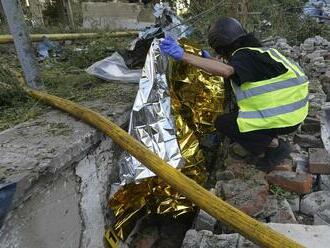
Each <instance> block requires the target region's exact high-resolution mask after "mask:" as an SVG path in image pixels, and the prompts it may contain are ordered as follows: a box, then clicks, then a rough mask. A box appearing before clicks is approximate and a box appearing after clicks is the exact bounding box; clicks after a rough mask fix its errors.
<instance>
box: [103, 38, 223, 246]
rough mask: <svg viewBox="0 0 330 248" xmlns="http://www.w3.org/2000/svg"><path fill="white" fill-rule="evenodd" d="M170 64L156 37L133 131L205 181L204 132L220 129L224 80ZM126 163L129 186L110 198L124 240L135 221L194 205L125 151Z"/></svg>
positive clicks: (177, 213) (179, 212) (123, 171)
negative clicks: (218, 120) (201, 143)
mask: <svg viewBox="0 0 330 248" xmlns="http://www.w3.org/2000/svg"><path fill="white" fill-rule="evenodd" d="M181 44H182V45H183V47H184V48H185V50H186V51H187V52H191V53H194V54H200V52H201V51H200V49H198V48H195V45H193V44H191V43H189V42H188V41H187V40H182V42H181ZM169 66H170V68H168V61H167V59H166V58H165V57H164V56H161V54H160V51H159V41H158V40H155V41H154V42H153V44H152V46H151V48H150V51H149V54H148V56H147V60H146V64H145V67H144V69H143V76H142V78H141V81H140V89H139V91H138V94H137V97H136V101H135V104H134V107H133V111H132V116H131V122H130V128H129V133H130V134H131V135H133V136H134V137H135V138H137V139H138V140H140V141H141V142H142V143H143V144H144V145H146V146H147V147H148V148H149V149H151V150H152V151H153V152H155V153H156V154H157V155H159V156H160V157H161V158H162V159H164V160H165V161H167V162H168V163H170V164H171V165H172V166H173V167H175V168H178V169H179V170H180V171H181V172H182V173H184V174H185V175H186V176H188V177H189V178H191V179H193V180H194V181H196V182H197V183H199V184H201V185H202V184H203V183H204V182H205V180H206V170H205V168H204V166H203V162H204V157H203V154H202V151H201V149H200V147H199V138H200V137H201V136H202V135H203V134H207V133H210V132H212V131H214V128H213V120H214V118H215V117H216V115H217V114H218V113H221V112H222V111H223V103H224V86H223V81H222V79H221V78H220V77H214V76H210V75H208V74H207V73H205V72H204V71H202V70H199V69H197V68H194V67H192V66H190V65H187V64H184V63H181V62H179V63H176V62H175V63H173V62H171V63H170V65H169ZM178 74H180V75H178ZM166 75H167V76H166ZM168 79H170V85H169V84H168V81H167V80H168ZM167 142H168V144H169V145H167V144H166V143H167ZM121 166H122V169H121V171H120V174H121V179H122V184H123V187H122V188H120V189H119V191H118V192H117V193H116V194H115V195H114V196H113V197H112V198H111V199H110V201H109V207H110V208H111V209H112V210H113V212H114V215H115V217H116V223H115V225H114V232H115V233H116V234H117V235H118V237H119V238H120V239H122V240H124V239H125V238H126V237H127V235H128V234H129V233H130V231H131V230H132V228H133V227H134V224H135V222H136V221H137V220H138V219H139V218H140V217H141V216H145V215H146V214H150V213H157V214H170V215H172V216H173V217H177V216H180V215H182V214H185V213H187V212H191V211H193V210H194V204H193V203H192V202H191V201H189V200H188V199H187V198H186V197H184V196H183V195H181V194H179V193H178V192H177V191H176V190H174V189H173V188H172V187H171V186H169V185H168V184H166V183H164V182H163V181H162V179H160V178H159V177H156V176H154V174H153V173H152V172H150V171H149V170H148V169H147V168H145V167H144V166H143V165H141V164H140V163H139V162H138V161H136V160H135V158H132V157H131V156H125V159H124V160H122V164H121Z"/></svg>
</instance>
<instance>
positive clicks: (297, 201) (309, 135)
mask: <svg viewBox="0 0 330 248" xmlns="http://www.w3.org/2000/svg"><path fill="white" fill-rule="evenodd" d="M266 45H268V46H272V47H275V48H277V49H279V50H280V51H281V52H282V53H283V54H285V55H286V56H288V57H289V58H291V59H292V60H295V61H297V62H299V63H300V65H301V66H302V67H303V69H304V71H305V72H306V74H307V75H308V77H309V78H310V96H309V100H310V110H309V115H308V117H307V118H306V120H305V122H304V123H303V124H302V125H301V127H300V128H299V130H298V131H297V132H296V133H293V134H291V135H286V136H283V137H281V138H282V139H285V140H287V141H289V142H290V143H291V150H292V152H291V156H290V157H291V158H290V159H287V160H285V161H283V163H282V164H281V165H279V166H277V167H276V168H274V170H273V171H272V172H270V173H269V174H265V173H263V172H259V171H257V170H256V169H254V163H255V161H254V160H253V159H250V157H251V155H249V154H248V153H247V152H246V151H244V148H242V147H240V146H239V145H238V144H235V143H234V144H232V145H230V146H229V147H228V148H227V149H228V151H227V152H224V153H222V156H223V155H225V156H226V157H225V158H223V159H222V160H223V161H221V160H218V162H217V163H216V165H215V168H214V171H213V172H210V174H211V175H215V176H214V178H215V181H216V183H215V184H213V185H212V184H211V185H209V186H210V188H213V187H215V192H216V194H217V195H218V196H219V197H221V198H222V199H224V200H226V201H227V202H228V203H230V204H233V205H234V206H235V207H237V208H239V209H241V210H242V211H243V212H245V213H247V214H249V215H251V216H253V217H255V218H257V219H258V220H260V221H262V222H266V223H269V222H271V223H290V224H298V223H299V224H307V225H310V224H311V225H329V224H330V211H329V208H330V205H329V204H330V197H329V194H330V191H329V190H330V187H329V186H330V176H329V173H330V171H329V168H330V167H329V166H330V160H329V153H328V152H329V151H327V150H326V149H325V148H324V141H326V140H329V141H330V135H329V136H326V137H321V123H320V122H321V119H322V116H323V114H324V113H323V109H324V108H325V107H324V106H327V103H326V101H330V42H329V41H328V40H326V39H324V38H322V37H320V36H316V37H314V38H309V39H307V40H306V41H305V42H304V43H303V44H301V45H300V46H293V47H292V46H290V45H289V44H288V43H287V41H286V39H282V38H281V39H277V40H273V41H270V42H269V41H268V43H267V44H266ZM327 124H328V123H327V122H325V124H324V125H327ZM322 128H324V127H322ZM329 130H330V126H329ZM323 136H324V135H323ZM272 225H273V224H272ZM287 225H288V224H287ZM200 226H204V227H205V230H204V231H202V230H201V229H200ZM215 226H216V228H213V222H212V217H209V218H207V214H199V215H198V217H197V219H196V220H195V225H194V226H193V228H194V229H195V230H193V229H192V230H189V231H188V232H187V233H186V238H185V240H184V242H183V245H182V247H183V248H185V247H196V248H197V247H224V246H226V247H247V246H244V244H245V245H248V244H247V243H246V241H244V242H243V241H240V238H239V235H238V234H235V233H234V232H233V231H232V230H228V228H227V227H226V226H225V225H224V224H222V223H221V222H219V221H218V222H217V224H216V225H215ZM283 227H285V226H283ZM287 227H289V226H287ZM287 227H285V228H284V229H286V228H287ZM291 227H292V228H293V227H295V226H294V225H292V226H291V225H290V228H291ZM297 227H298V226H297ZM310 228H311V229H310V230H311V233H313V231H312V230H313V228H314V226H311V227H310ZM317 228H318V226H315V230H316V229H317ZM322 228H323V227H322ZM275 229H276V228H275ZM280 229H281V228H280ZM280 229H278V231H281V230H280ZM284 229H283V230H284ZM286 230H288V229H286ZM294 230H295V228H293V229H290V232H291V231H292V235H293V233H295V231H294ZM306 230H307V229H306ZM308 232H309V231H307V233H303V232H302V231H299V232H298V233H297V235H296V234H294V235H293V236H292V238H294V239H296V240H297V241H300V243H302V244H305V245H307V247H313V246H311V244H312V243H313V241H308V242H307V241H306V240H300V238H298V237H300V236H302V235H305V236H306V235H307V236H308V235H310V234H308ZM228 233H230V234H228ZM288 235H289V236H290V234H288ZM297 238H298V239H297ZM242 242H243V243H244V244H243V243H242ZM250 245H251V246H250ZM250 245H249V246H248V247H257V246H254V245H252V244H251V243H250ZM327 246H328V244H323V246H322V244H320V245H319V244H318V247H327Z"/></svg>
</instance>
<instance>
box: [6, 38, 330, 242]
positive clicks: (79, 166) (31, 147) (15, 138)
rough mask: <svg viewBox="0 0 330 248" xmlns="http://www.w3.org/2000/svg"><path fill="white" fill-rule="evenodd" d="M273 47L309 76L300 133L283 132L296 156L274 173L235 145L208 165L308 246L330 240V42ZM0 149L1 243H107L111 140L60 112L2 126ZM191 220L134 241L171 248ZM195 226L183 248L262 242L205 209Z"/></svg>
mask: <svg viewBox="0 0 330 248" xmlns="http://www.w3.org/2000/svg"><path fill="white" fill-rule="evenodd" d="M271 45H272V46H274V47H275V48H277V49H279V50H281V51H282V52H283V53H284V54H285V55H286V56H288V57H289V58H291V59H293V60H295V61H298V62H299V63H300V65H301V66H302V67H303V69H304V70H305V71H306V73H307V75H308V76H309V78H310V83H311V84H310V112H309V116H308V118H307V119H306V121H305V122H304V123H303V125H302V126H301V127H300V128H299V130H298V131H297V132H296V133H294V134H292V135H288V136H284V137H282V138H284V139H286V140H288V141H289V142H290V143H291V145H292V153H291V158H290V159H288V160H286V161H284V162H283V163H282V164H281V165H279V166H278V167H276V168H275V170H274V171H272V172H271V173H269V174H268V175H267V174H265V173H264V172H261V171H258V170H256V169H255V167H254V165H255V160H253V159H252V158H251V156H250V154H248V152H247V151H245V150H244V149H243V148H242V147H240V146H239V145H237V144H232V145H230V146H229V149H228V150H229V151H226V152H224V153H223V154H226V156H225V157H221V159H218V161H217V162H216V164H215V168H214V169H213V171H211V172H210V175H211V176H210V178H211V179H213V181H212V180H210V181H211V182H212V183H211V184H209V185H208V187H209V188H212V191H214V193H215V194H216V195H217V196H219V197H221V198H222V199H223V200H225V201H227V202H228V203H230V204H232V205H234V206H235V207H237V208H239V209H240V210H242V211H243V212H245V213H247V214H249V215H251V216H253V217H254V218H256V219H258V220H259V221H262V222H265V223H268V224H269V225H270V226H271V227H272V228H274V229H276V230H278V231H279V232H282V233H284V234H286V235H288V236H290V237H292V238H293V239H295V240H297V241H298V242H300V243H301V244H303V245H305V246H306V247H328V243H329V242H330V240H329V235H327V233H329V232H330V229H329V226H328V225H329V224H330V211H329V209H330V176H329V174H330V173H329V168H328V167H329V166H330V164H329V157H328V156H329V155H328V154H327V151H326V147H325V146H324V144H325V143H326V142H329V143H330V141H329V140H330V138H329V140H327V139H328V138H324V135H321V134H322V129H324V126H322V127H321V124H320V122H321V119H322V116H323V114H324V113H323V110H322V107H323V106H324V104H325V102H327V101H330V66H329V60H330V42H328V41H327V40H325V39H323V38H322V37H314V38H310V39H307V40H306V41H305V42H304V43H303V44H301V45H300V46H294V47H292V46H290V45H289V44H288V43H287V41H286V40H285V39H278V40H275V41H274V42H273V43H272V44H271ZM125 87H130V86H125ZM86 104H87V106H90V107H92V108H93V109H96V110H98V111H100V112H102V113H103V114H106V115H110V116H111V119H113V120H114V121H115V122H116V123H117V124H119V125H125V124H126V122H127V121H128V114H129V111H130V109H131V103H126V104H120V105H118V104H116V103H109V104H108V103H104V102H101V101H98V102H92V103H86ZM329 134H330V132H329ZM328 137H330V135H329V136H328ZM0 147H1V149H0V159H1V168H0V179H2V178H6V179H7V180H10V181H15V182H17V183H18V187H17V192H16V194H15V198H14V203H13V208H12V210H11V212H10V214H9V215H8V217H7V220H6V222H5V224H4V226H3V228H2V229H1V230H0V246H1V247H4V248H7V247H8V248H9V247H27V248H30V247H31V248H32V247H42V246H40V244H42V245H43V246H44V247H50V248H52V247H103V245H104V244H103V235H104V230H105V227H107V226H109V225H110V224H111V218H108V216H109V214H108V213H107V210H106V203H107V200H108V198H109V194H111V192H115V189H114V187H113V188H110V185H113V186H115V184H113V183H115V182H117V181H118V180H117V177H118V167H117V158H118V157H119V155H120V153H121V150H120V149H119V148H117V147H116V145H115V144H113V143H112V141H111V140H110V139H108V138H105V137H104V135H102V134H101V133H100V132H98V131H96V130H95V129H93V128H91V127H90V126H88V125H85V124H83V123H82V122H80V121H78V120H75V119H74V118H71V117H69V116H68V115H66V114H64V113H61V112H59V111H55V110H54V111H51V112H49V113H48V114H46V115H45V116H42V117H40V118H38V119H37V120H35V121H31V122H28V123H23V124H21V125H18V126H17V127H15V128H13V129H9V130H6V131H4V132H2V133H0ZM18 151H19V152H18ZM320 179H321V180H320ZM188 222H189V221H188ZM188 222H186V221H185V222H183V223H181V224H177V227H173V225H175V224H174V223H175V222H167V221H164V220H162V221H156V222H155V221H152V220H151V221H149V222H142V225H141V226H142V227H141V230H142V229H143V232H142V233H143V236H139V237H134V238H133V240H134V239H135V240H136V242H135V244H139V247H149V246H152V245H155V244H159V242H163V244H164V245H165V243H164V242H165V240H168V241H166V242H169V243H168V244H167V246H166V247H173V246H171V245H169V244H170V243H171V242H170V241H171V240H172V243H171V244H174V243H173V242H174V240H175V244H176V245H177V244H178V242H179V241H180V237H181V236H183V235H184V231H182V230H187V225H188V224H187V223H188ZM160 223H165V224H160ZM275 223H276V224H275ZM306 224H313V225H308V226H307V225H306ZM183 226H184V228H183ZM153 227H156V228H153ZM188 228H193V229H191V230H189V231H188V232H187V233H186V237H185V239H184V241H183V244H182V247H184V248H186V247H191V248H193V247H257V246H255V245H253V244H252V243H251V242H249V241H247V240H246V239H244V238H243V237H242V236H240V235H239V234H237V233H235V232H233V230H230V229H229V228H228V227H227V226H225V225H224V224H223V223H221V222H219V221H217V220H216V219H214V218H213V217H211V216H210V215H208V214H207V213H206V212H204V211H203V210H200V212H199V214H198V215H197V216H196V217H195V219H194V223H193V224H192V225H191V223H189V225H188ZM180 230H181V232H183V233H180ZM174 236H176V237H175V238H173V237H174ZM164 237H168V238H164ZM160 239H161V241H160ZM181 240H182V239H181Z"/></svg>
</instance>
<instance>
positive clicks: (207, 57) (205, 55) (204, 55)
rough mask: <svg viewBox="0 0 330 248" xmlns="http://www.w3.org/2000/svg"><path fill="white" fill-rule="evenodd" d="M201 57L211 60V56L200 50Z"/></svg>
mask: <svg viewBox="0 0 330 248" xmlns="http://www.w3.org/2000/svg"><path fill="white" fill-rule="evenodd" d="M202 57H203V58H206V59H210V58H212V56H211V54H210V53H209V52H208V51H206V50H202Z"/></svg>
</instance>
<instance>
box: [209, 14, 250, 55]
mask: <svg viewBox="0 0 330 248" xmlns="http://www.w3.org/2000/svg"><path fill="white" fill-rule="evenodd" d="M245 35H247V32H246V31H245V29H244V28H243V26H242V24H241V23H240V22H239V21H237V20H236V19H234V18H228V17H222V18H219V19H218V20H217V21H216V22H214V23H213V24H212V25H211V27H210V29H209V35H208V39H209V44H210V46H211V47H212V48H213V49H215V50H216V51H217V49H219V48H220V47H227V46H229V45H231V44H232V43H233V42H235V41H236V40H237V39H239V38H241V37H243V36H245Z"/></svg>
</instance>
